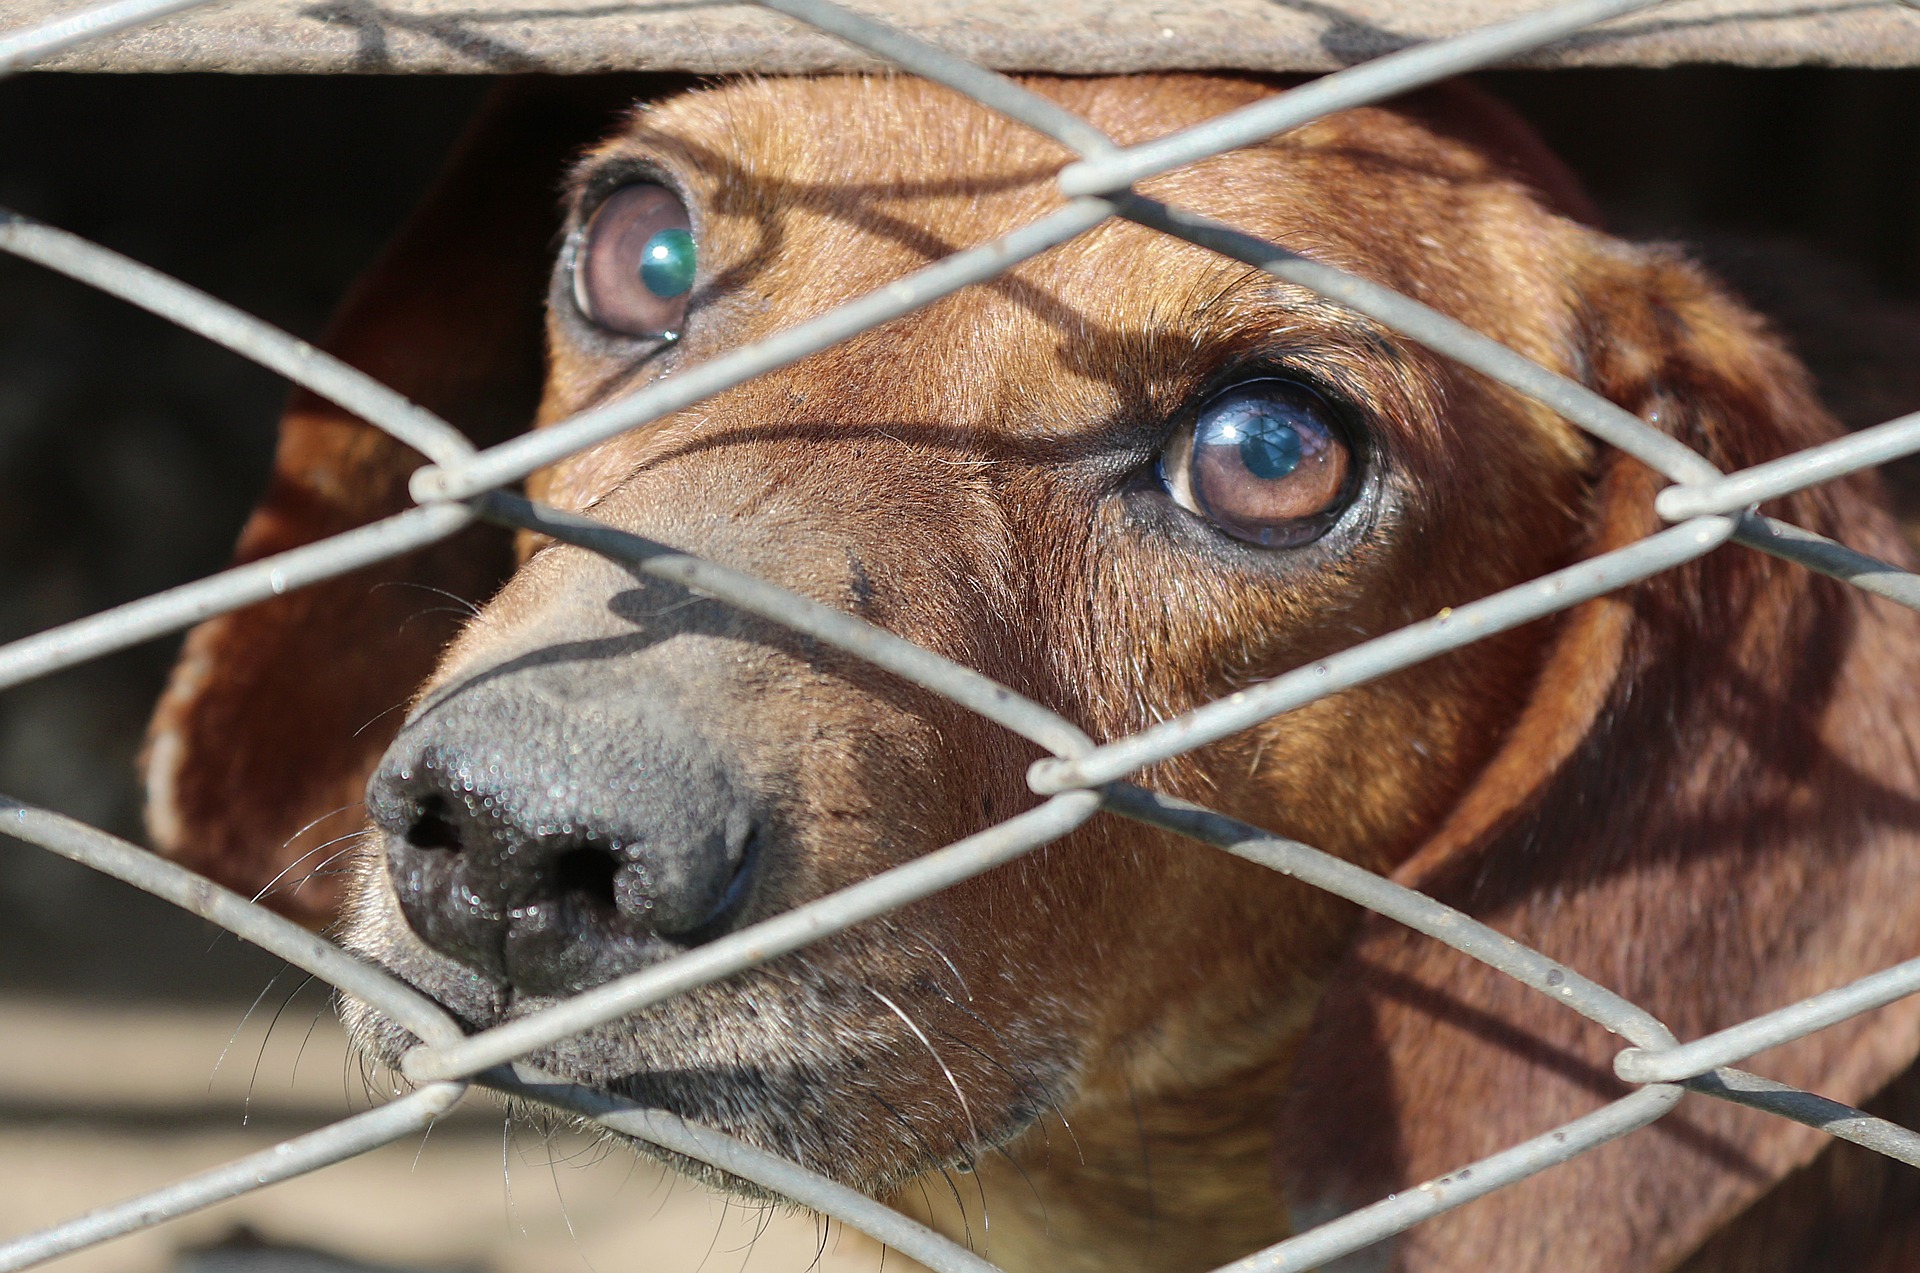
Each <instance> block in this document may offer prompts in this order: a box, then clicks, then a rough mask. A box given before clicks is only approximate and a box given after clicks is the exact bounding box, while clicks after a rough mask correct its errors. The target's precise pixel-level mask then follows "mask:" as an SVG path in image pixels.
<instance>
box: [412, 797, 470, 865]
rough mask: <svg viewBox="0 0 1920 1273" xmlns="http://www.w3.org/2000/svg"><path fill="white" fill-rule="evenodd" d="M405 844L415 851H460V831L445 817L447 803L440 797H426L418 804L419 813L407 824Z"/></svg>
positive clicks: (451, 820)
mask: <svg viewBox="0 0 1920 1273" xmlns="http://www.w3.org/2000/svg"><path fill="white" fill-rule="evenodd" d="M407 843H408V844H411V845H412V846H413V847H414V848H416V849H448V850H451V851H453V852H456V853H457V852H459V850H460V829H459V828H458V827H456V826H454V825H453V819H451V818H449V817H448V816H447V802H446V800H445V799H444V798H443V797H441V796H428V797H426V798H425V799H424V800H422V801H421V802H420V811H419V813H417V814H415V815H414V818H413V821H412V822H410V823H408V824H407Z"/></svg>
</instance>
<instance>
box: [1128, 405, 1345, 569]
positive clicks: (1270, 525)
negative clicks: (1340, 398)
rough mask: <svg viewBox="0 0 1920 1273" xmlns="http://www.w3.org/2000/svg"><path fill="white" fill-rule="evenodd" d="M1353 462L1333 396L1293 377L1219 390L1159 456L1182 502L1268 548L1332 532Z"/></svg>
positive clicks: (1169, 487)
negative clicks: (1319, 391)
mask: <svg viewBox="0 0 1920 1273" xmlns="http://www.w3.org/2000/svg"><path fill="white" fill-rule="evenodd" d="M1353 469H1354V463H1353V452H1352V450H1351V448H1350V447H1349V446H1348V445H1347V443H1346V440H1345V438H1344V436H1343V431H1342V428H1341V425H1340V422H1339V418H1338V415H1337V413H1336V412H1335V411H1334V409H1333V406H1332V404H1330V403H1329V402H1328V401H1327V400H1326V399H1325V398H1324V397H1322V396H1321V395H1320V394H1319V393H1318V392H1317V391H1315V390H1314V389H1312V388H1310V387H1309V386H1307V385H1304V384H1301V383H1300V382H1298V381H1294V380H1280V379H1271V380H1251V381H1247V382H1245V383H1242V384H1239V385H1235V386H1234V387H1233V388H1231V389H1228V390H1226V391H1225V392H1223V393H1220V394H1218V395H1216V396H1215V397H1213V398H1211V399H1209V400H1208V401H1207V402H1206V404H1205V405H1203V406H1202V407H1201V408H1200V410H1199V411H1197V412H1195V413H1194V418H1193V421H1192V423H1190V424H1188V425H1186V426H1184V427H1183V428H1182V429H1181V430H1180V432H1179V433H1177V434H1175V435H1174V437H1173V439H1172V440H1171V441H1170V442H1168V444H1167V446H1166V449H1165V450H1164V451H1162V452H1161V454H1160V480H1161V482H1162V483H1163V484H1164V485H1165V486H1166V488H1167V493H1168V494H1169V495H1171V496H1172V497H1173V500H1174V502H1175V503H1176V504H1178V505H1180V507H1182V508H1184V509H1186V510H1187V511H1188V512H1190V513H1194V514H1196V515H1197V516H1200V517H1204V518H1206V519H1207V520H1208V521H1210V522H1212V523H1213V524H1214V525H1215V526H1218V527H1219V528H1220V529H1221V530H1223V531H1225V532H1226V533H1227V534H1229V535H1232V536H1234V537H1235V538H1236V539H1244V540H1247V541H1248V542H1249V543H1255V544H1259V545H1260V546H1262V547H1264V548H1297V547H1299V546H1300V545H1302V544H1307V543H1311V542H1312V541H1314V540H1315V539H1318V538H1319V537H1320V536H1321V535H1323V534H1325V533H1326V531H1327V529H1328V528H1329V527H1330V526H1332V525H1333V523H1334V522H1335V521H1337V520H1338V519H1339V516H1340V513H1341V511H1342V510H1343V509H1345V508H1346V506H1347V504H1348V503H1349V502H1350V501H1351V499H1352V488H1353V481H1352V478H1353Z"/></svg>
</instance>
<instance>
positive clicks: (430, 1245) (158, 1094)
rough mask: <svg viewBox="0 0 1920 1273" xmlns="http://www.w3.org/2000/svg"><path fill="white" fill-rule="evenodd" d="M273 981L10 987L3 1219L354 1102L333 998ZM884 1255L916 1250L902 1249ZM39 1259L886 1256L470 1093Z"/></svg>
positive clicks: (566, 1261)
mask: <svg viewBox="0 0 1920 1273" xmlns="http://www.w3.org/2000/svg"><path fill="white" fill-rule="evenodd" d="M284 996H285V989H284V988H281V989H279V990H278V991H277V992H276V993H273V994H270V995H269V996H267V998H266V999H265V1000H264V1001H263V1002H262V1003H261V1005H260V1006H259V1008H258V1009H256V1010H254V1011H252V1012H250V1013H249V1012H248V1010H247V1007H246V1005H245V1004H240V1005H238V1006H237V1007H236V1006H219V1007H213V1006H180V1005H172V1006H162V1007H154V1008H137V1007H119V1008H99V1007H93V1008H89V1007H81V1006H74V1005H71V1004H62V1003H57V1002H51V1001H46V1000H34V999H28V998H7V999H0V1238H4V1237H12V1236H15V1235H18V1234H21V1233H25V1232H30V1231H32V1230H34V1229H37V1228H39V1227H41V1226H44V1225H47V1224H49V1223H52V1222H55V1221H58V1220H62V1219H66V1218H68V1217H70V1216H73V1215H77V1214H80V1213H82V1212H85V1211H88V1210H90V1209H92V1208H94V1207H97V1206H100V1205H102V1204H104V1203H109V1202H114V1201H118V1200H120V1199H122V1198H126V1197H129V1196H132V1195H135V1194H138V1193H140V1192H142V1191H144V1190H147V1189H151V1188H154V1187H155V1186H158V1185H162V1184H165V1183H167V1182H169V1181H172V1180H175V1179H178V1178H179V1177H181V1176H183V1175H185V1174H187V1173H189V1172H192V1171H196V1170H201V1169H204V1168H207V1167H212V1166H215V1165H217V1164H219V1163H222V1162H225V1161H227V1160H230V1159H233V1158H237V1157H240V1156H241V1155H243V1154H248V1153H252V1152H255V1151H257V1150H259V1149H262V1148H265V1147H266V1146H268V1145H271V1144H273V1143H274V1142H275V1141H277V1140H280V1139H283V1138H285V1137H287V1136H290V1135H295V1134H298V1133H299V1132H301V1131H303V1130H306V1129H308V1128H310V1127H316V1126H319V1125H321V1124H323V1123H325V1122H327V1121H328V1120H330V1119H334V1118H338V1117H340V1116H341V1115H343V1114H346V1113H348V1112H351V1111H354V1110H358V1109H362V1108H365V1106H366V1099H365V1095H364V1088H363V1081H362V1076H361V1073H360V1069H359V1067H358V1065H357V1064H356V1063H354V1062H353V1061H352V1060H350V1059H349V1057H348V1054H347V1049H346V1042H345V1039H344V1037H343V1036H342V1034H341V1032H340V1028H339V1026H338V1024H337V1023H336V1022H335V1021H334V1019H333V1016H332V1013H331V1012H330V1011H327V1010H326V1008H325V1003H324V999H323V998H322V997H321V996H320V995H318V994H316V993H314V992H312V991H311V990H308V991H306V992H304V993H302V994H300V995H297V996H295V997H294V999H293V1001H292V1002H291V1003H290V1004H289V1005H288V1006H287V1007H286V1009H285V1010H284V1011H279V1007H280V1004H281V1002H282V1001H283V999H284ZM276 1013H277V1015H278V1021H277V1022H275V1021H274V1020H273V1018H274V1017H275V1015H276ZM243 1018H244V1020H243ZM843 1236H844V1239H845V1240H843ZM823 1238H824V1249H823ZM887 1266H888V1267H889V1268H891V1269H894V1270H896V1271H898V1270H901V1269H903V1268H905V1267H906V1264H905V1262H904V1261H902V1260H900V1259H899V1258H898V1257H897V1256H895V1257H892V1258H890V1259H889V1260H888V1261H887ZM50 1267H52V1268H56V1269H61V1270H65V1271H66V1273H349V1271H350V1270H352V1271H362V1270H364V1271H365V1273H373V1271H374V1270H380V1271H382V1273H389V1271H395V1273H397V1271H398V1270H408V1271H414V1270H419V1271H422V1273H424V1271H427V1270H433V1271H445V1273H563V1271H564V1270H568V1269H574V1270H580V1271H581V1273H629V1271H636V1270H640V1271H644V1273H803V1271H805V1270H817V1271H818V1273H876V1271H877V1270H878V1269H879V1267H880V1259H879V1251H878V1248H877V1247H875V1246H873V1245H872V1244H870V1243H868V1242H867V1241H866V1240H865V1239H864V1238H861V1237H859V1236H858V1235H843V1234H842V1233H841V1231H840V1229H839V1227H838V1226H833V1227H832V1228H831V1229H824V1228H823V1227H822V1226H821V1225H820V1224H819V1223H818V1222H816V1221H815V1220H814V1219H813V1218H812V1217H809V1216H802V1215H798V1214H793V1213H790V1212H789V1213H778V1212H774V1211H770V1210H765V1209H761V1208H759V1207H750V1206H745V1205H743V1204H740V1203H737V1202H729V1201H727V1200H726V1199H724V1198H722V1197H720V1196H718V1195H715V1194H711V1193H708V1192H706V1191H704V1190H702V1189H700V1188H698V1187H697V1186H694V1185H691V1184H689V1183H687V1182H686V1181H685V1180H682V1179H679V1178H677V1177H673V1176H671V1175H670V1174H668V1173H663V1172H662V1171H661V1169H659V1168H658V1167H656V1166H654V1165H652V1164H648V1163H643V1162H641V1161H639V1160H638V1159H636V1158H635V1157H634V1155H633V1154H632V1153H630V1152H629V1151H627V1150H626V1149H623V1148H616V1147H609V1146H604V1145H596V1144H595V1143H593V1142H592V1141H590V1140H588V1139H586V1138H584V1137H581V1136H578V1135H575V1134H569V1133H561V1134H556V1135H550V1136H549V1135H543V1134H541V1133H539V1132H537V1131H534V1130H532V1129H529V1128H527V1127H524V1126H522V1127H519V1128H517V1129H512V1130H509V1129H507V1128H506V1126H505V1124H504V1121H503V1119H502V1117H501V1116H500V1114H499V1113H498V1112H497V1111H496V1110H494V1109H493V1108H491V1107H490V1106H489V1105H488V1104H487V1103H486V1102H485V1101H483V1100H480V1099H477V1098H476V1099H474V1100H472V1101H471V1102H470V1103H469V1104H467V1105H463V1106H461V1107H460V1108H458V1109H456V1110H455V1111H454V1113H453V1115H452V1116H450V1117H449V1118H448V1119H446V1120H444V1121H443V1122H442V1123H441V1124H439V1125H438V1126H436V1127H434V1128H433V1129H432V1131H431V1132H430V1133H429V1134H428V1135H426V1136H424V1137H417V1136H416V1137H411V1138H409V1139H408V1140H406V1141H404V1142H402V1143H399V1144H395V1145H392V1146H389V1147H387V1148H386V1149H382V1150H379V1151H376V1152H374V1153H371V1154H368V1155H365V1156H364V1157H362V1158H359V1159H355V1160H353V1161H351V1162H347V1163H342V1164H339V1165H337V1166H334V1167H330V1168H327V1169H325V1170H323V1171H320V1172H317V1173H315V1174H312V1175H309V1176H306V1177H303V1178H301V1179H298V1180H294V1181H290V1182H288V1183H285V1184H281V1185H277V1186H274V1187H272V1188H269V1189H265V1190H262V1191H260V1192H258V1193H255V1194H252V1195H249V1196H247V1197H245V1198H241V1199H237V1200H235V1201H233V1202H229V1203H226V1204H223V1205H221V1206H218V1207H215V1208H213V1209H211V1210H209V1211H206V1212H202V1213H200V1214H198V1215H194V1216H190V1217H186V1218H183V1219H180V1220H176V1221H173V1222H171V1223H168V1224H165V1225H162V1226H160V1227H158V1228H154V1229H149V1230H146V1231H144V1232H141V1233H138V1234H135V1235H132V1236H130V1237H126V1238H122V1239H120V1240H118V1241H115V1242H111V1243H108V1244H106V1245H104V1246H100V1247H97V1248H94V1249H93V1250H91V1251H85V1252H81V1253H78V1254H75V1255H72V1256H69V1257H67V1258H66V1259H64V1260H62V1261H60V1262H57V1263H56V1264H54V1265H51V1266H50Z"/></svg>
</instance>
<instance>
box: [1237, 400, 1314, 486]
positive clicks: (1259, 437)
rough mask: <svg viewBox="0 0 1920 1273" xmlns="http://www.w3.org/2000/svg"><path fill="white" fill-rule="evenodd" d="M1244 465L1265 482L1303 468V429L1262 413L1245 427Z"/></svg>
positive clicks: (1241, 448) (1243, 431)
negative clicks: (1301, 430) (1301, 462)
mask: <svg viewBox="0 0 1920 1273" xmlns="http://www.w3.org/2000/svg"><path fill="white" fill-rule="evenodd" d="M1241 433H1242V436H1241V439H1240V462H1241V463H1242V464H1244V465H1246V466H1247V471H1248V472H1249V473H1251V474H1253V475H1254V476H1255V477H1257V478H1259V479H1260V480H1261V481H1264V482H1271V481H1273V480H1275V479H1277V478H1282V477H1285V476H1286V475H1287V474H1289V473H1291V472H1293V471H1294V470H1295V469H1297V468H1299V467H1300V455H1301V451H1302V447H1301V444H1300V430H1298V429H1296V428H1294V427H1293V426H1292V425H1291V424H1288V423H1287V422H1286V421H1285V420H1280V419H1277V418H1275V417H1274V416H1271V415H1267V414H1265V413H1261V414H1260V415H1257V416H1255V417H1254V418H1253V419H1252V420H1249V421H1247V422H1246V423H1245V424H1243V425H1242V426H1241Z"/></svg>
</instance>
